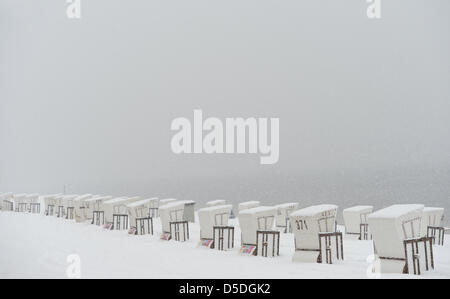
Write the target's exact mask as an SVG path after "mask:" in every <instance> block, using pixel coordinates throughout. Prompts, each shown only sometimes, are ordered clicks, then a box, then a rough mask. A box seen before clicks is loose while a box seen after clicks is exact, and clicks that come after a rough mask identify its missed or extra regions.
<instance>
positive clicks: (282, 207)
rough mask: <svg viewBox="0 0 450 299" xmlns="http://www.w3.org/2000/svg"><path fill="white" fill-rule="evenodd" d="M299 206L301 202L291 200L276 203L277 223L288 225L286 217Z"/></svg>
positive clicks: (278, 224)
mask: <svg viewBox="0 0 450 299" xmlns="http://www.w3.org/2000/svg"><path fill="white" fill-rule="evenodd" d="M298 206H299V204H298V203H297V202H290V203H283V204H279V205H276V206H275V207H276V208H277V220H276V225H277V226H286V225H287V222H286V219H287V218H288V217H289V215H290V214H291V213H292V212H293V211H295V210H297V209H298Z"/></svg>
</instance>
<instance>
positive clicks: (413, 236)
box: [368, 204, 434, 274]
mask: <svg viewBox="0 0 450 299" xmlns="http://www.w3.org/2000/svg"><path fill="white" fill-rule="evenodd" d="M423 210H424V206H423V205H420V204H405V205H393V206H390V207H387V208H384V209H382V210H379V211H376V212H374V213H372V214H370V215H369V216H368V222H369V227H370V232H371V233H372V237H373V242H374V251H375V254H376V255H377V256H378V261H379V270H378V271H379V272H381V273H404V274H407V273H409V274H420V273H421V272H422V271H427V270H431V269H433V268H434V260H433V244H432V238H430V237H423V236H422V228H421V226H422V222H423V221H422V219H423Z"/></svg>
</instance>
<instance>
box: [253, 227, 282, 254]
mask: <svg viewBox="0 0 450 299" xmlns="http://www.w3.org/2000/svg"><path fill="white" fill-rule="evenodd" d="M256 255H258V256H263V257H275V256H279V255H280V232H279V231H260V230H258V231H256Z"/></svg>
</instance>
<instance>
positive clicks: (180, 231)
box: [170, 221, 189, 242]
mask: <svg viewBox="0 0 450 299" xmlns="http://www.w3.org/2000/svg"><path fill="white" fill-rule="evenodd" d="M170 235H171V236H172V239H173V240H175V241H179V242H184V241H187V240H189V222H188V221H175V222H170Z"/></svg>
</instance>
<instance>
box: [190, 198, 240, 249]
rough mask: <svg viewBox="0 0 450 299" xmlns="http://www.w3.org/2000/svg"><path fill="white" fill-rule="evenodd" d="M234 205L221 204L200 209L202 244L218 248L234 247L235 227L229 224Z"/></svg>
mask: <svg viewBox="0 0 450 299" xmlns="http://www.w3.org/2000/svg"><path fill="white" fill-rule="evenodd" d="M232 207H233V206H232V205H221V206H211V207H207V208H203V209H200V210H198V219H199V222H200V244H201V245H203V246H207V247H209V248H215V249H217V250H229V249H232V248H234V227H232V226H229V225H228V219H229V218H230V214H231V209H232Z"/></svg>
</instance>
